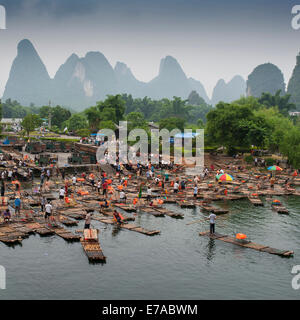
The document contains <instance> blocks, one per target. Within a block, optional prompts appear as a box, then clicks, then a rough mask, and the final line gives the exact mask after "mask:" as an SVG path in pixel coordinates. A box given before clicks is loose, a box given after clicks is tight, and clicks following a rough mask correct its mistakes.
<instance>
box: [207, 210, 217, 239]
mask: <svg viewBox="0 0 300 320" xmlns="http://www.w3.org/2000/svg"><path fill="white" fill-rule="evenodd" d="M216 219H217V216H216V215H215V214H214V213H211V214H210V215H209V217H208V218H207V220H209V223H210V224H209V232H210V234H214V233H215V221H216Z"/></svg>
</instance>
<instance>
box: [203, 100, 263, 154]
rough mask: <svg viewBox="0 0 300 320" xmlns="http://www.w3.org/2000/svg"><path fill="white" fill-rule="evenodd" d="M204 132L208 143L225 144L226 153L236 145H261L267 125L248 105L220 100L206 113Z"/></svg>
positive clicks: (230, 151)
mask: <svg viewBox="0 0 300 320" xmlns="http://www.w3.org/2000/svg"><path fill="white" fill-rule="evenodd" d="M206 134H207V138H208V143H212V144H214V143H216V144H219V145H222V146H225V147H226V149H227V151H228V153H233V152H235V151H234V150H235V148H237V147H242V148H248V147H250V145H256V146H258V147H262V146H263V145H264V144H265V139H266V136H267V135H268V134H269V127H268V124H267V122H266V121H265V119H264V118H262V117H257V116H255V115H254V113H253V111H252V110H251V108H250V107H249V106H247V105H243V106H241V105H238V104H234V103H233V104H226V103H223V102H221V103H219V104H218V105H217V106H216V108H214V109H213V110H212V111H210V112H209V113H208V114H207V126H206Z"/></svg>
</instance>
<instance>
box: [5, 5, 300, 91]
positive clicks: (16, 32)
mask: <svg viewBox="0 0 300 320" xmlns="http://www.w3.org/2000/svg"><path fill="white" fill-rule="evenodd" d="M295 4H300V0H298V1H297V0H296V1H290V0H251V1H246V0H242V1H241V0H226V1H224V0H218V1H217V0H160V1H158V0H147V1H146V0H109V1H108V0H0V5H4V6H5V7H6V10H7V30H0V96H1V95H2V93H3V90H4V87H5V84H6V81H7V78H8V74H9V70H10V67H11V64H12V61H13V59H14V58H15V56H16V48H17V43H18V42H19V41H20V40H22V39H24V38H27V39H29V40H31V41H32V43H33V45H34V46H35V48H36V49H37V51H38V53H39V55H40V57H41V58H42V60H43V62H44V63H45V65H46V67H47V70H48V72H49V74H50V76H51V77H53V76H54V75H55V72H56V71H57V69H58V68H59V66H60V65H61V64H63V63H64V62H65V61H66V59H67V58H68V57H69V56H70V55H71V54H72V53H76V54H78V55H79V56H84V55H85V54H86V52H88V51H100V52H102V53H103V54H104V55H105V56H106V58H107V59H108V61H109V62H110V63H111V64H112V66H113V67H114V66H115V63H116V62H117V61H121V62H124V63H126V64H127V65H128V67H130V68H131V70H132V72H133V74H134V75H135V76H136V78H137V79H139V80H141V81H149V80H151V79H152V78H154V77H155V76H156V75H157V74H158V69H159V63H160V59H161V58H163V57H165V56H166V55H172V56H173V57H175V58H176V59H177V61H178V62H179V63H180V65H181V66H182V68H183V70H184V71H185V73H186V75H187V76H188V77H193V78H195V79H197V80H200V81H201V82H202V84H203V85H204V86H205V89H206V91H207V93H208V95H209V97H211V93H212V90H213V87H214V86H215V84H216V82H217V81H218V80H219V79H221V78H223V79H224V80H225V81H226V82H227V81H229V80H230V79H231V78H232V77H233V76H234V75H236V74H240V75H241V76H243V77H244V78H245V79H246V78H247V76H248V74H249V73H250V72H251V71H252V70H253V69H254V68H255V67H256V66H257V65H259V64H262V63H265V62H271V63H274V64H276V65H277V66H278V67H279V68H280V69H281V70H282V72H283V73H284V76H285V82H286V83H287V82H288V80H289V78H290V76H291V73H292V69H293V67H294V65H295V57H296V55H297V53H298V52H299V50H300V30H298V31H296V30H293V29H292V27H291V19H292V14H291V10H292V7H293V6H294V5H295Z"/></svg>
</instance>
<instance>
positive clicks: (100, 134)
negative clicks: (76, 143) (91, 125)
mask: <svg viewBox="0 0 300 320" xmlns="http://www.w3.org/2000/svg"><path fill="white" fill-rule="evenodd" d="M95 136H102V137H103V136H105V135H104V134H103V133H91V137H95Z"/></svg>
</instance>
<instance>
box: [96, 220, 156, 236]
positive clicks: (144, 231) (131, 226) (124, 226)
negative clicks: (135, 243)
mask: <svg viewBox="0 0 300 320" xmlns="http://www.w3.org/2000/svg"><path fill="white" fill-rule="evenodd" d="M92 219H93V220H96V221H100V222H102V223H105V224H116V222H115V221H114V219H108V218H100V217H93V218H92ZM119 227H120V228H122V229H126V230H130V231H135V232H139V233H142V234H144V235H146V236H154V235H157V234H159V233H160V231H159V230H147V229H144V228H142V227H140V226H137V225H135V224H120V225H119Z"/></svg>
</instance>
